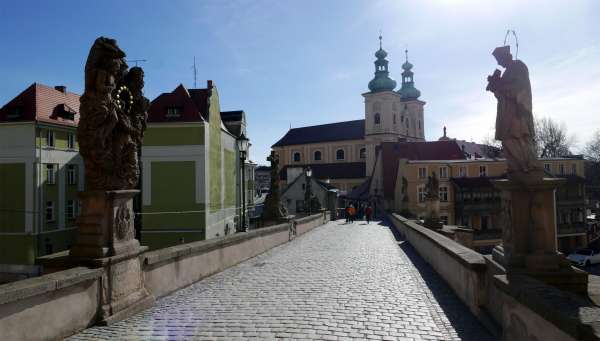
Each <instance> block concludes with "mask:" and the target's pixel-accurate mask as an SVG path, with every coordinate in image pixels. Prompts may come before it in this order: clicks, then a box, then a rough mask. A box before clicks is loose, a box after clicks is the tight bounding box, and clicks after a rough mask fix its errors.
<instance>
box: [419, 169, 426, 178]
mask: <svg viewBox="0 0 600 341" xmlns="http://www.w3.org/2000/svg"><path fill="white" fill-rule="evenodd" d="M426 177H427V168H425V167H419V179H425V178H426Z"/></svg>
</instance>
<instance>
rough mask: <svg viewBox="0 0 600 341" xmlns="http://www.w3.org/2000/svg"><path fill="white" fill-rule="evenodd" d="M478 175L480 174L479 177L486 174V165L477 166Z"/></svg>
mask: <svg viewBox="0 0 600 341" xmlns="http://www.w3.org/2000/svg"><path fill="white" fill-rule="evenodd" d="M479 176H481V177H485V176H487V167H486V166H479Z"/></svg>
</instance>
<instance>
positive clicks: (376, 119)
mask: <svg viewBox="0 0 600 341" xmlns="http://www.w3.org/2000/svg"><path fill="white" fill-rule="evenodd" d="M374 122H375V124H379V123H381V116H380V115H379V113H376V114H375V116H374Z"/></svg>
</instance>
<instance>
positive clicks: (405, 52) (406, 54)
mask: <svg viewBox="0 0 600 341" xmlns="http://www.w3.org/2000/svg"><path fill="white" fill-rule="evenodd" d="M404 55H405V56H406V61H407V62H408V49H406V50H404Z"/></svg>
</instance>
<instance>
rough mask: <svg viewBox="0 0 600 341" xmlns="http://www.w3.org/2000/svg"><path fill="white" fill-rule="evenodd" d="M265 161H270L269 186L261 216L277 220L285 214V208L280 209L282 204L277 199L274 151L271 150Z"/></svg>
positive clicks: (277, 167) (275, 157)
mask: <svg viewBox="0 0 600 341" xmlns="http://www.w3.org/2000/svg"><path fill="white" fill-rule="evenodd" d="M267 161H270V162H271V188H270V190H269V193H268V194H267V197H266V198H265V206H264V209H263V214H262V218H263V219H264V220H277V219H281V218H283V217H285V216H286V215H287V210H284V209H282V207H283V205H282V204H281V202H280V199H279V157H278V156H277V154H275V152H271V155H270V156H269V157H268V158H267Z"/></svg>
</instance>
